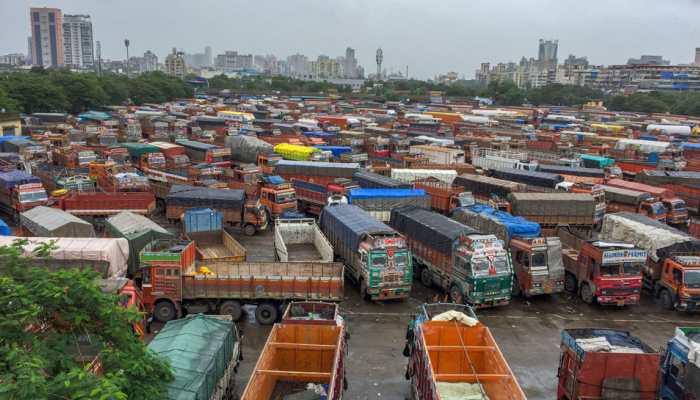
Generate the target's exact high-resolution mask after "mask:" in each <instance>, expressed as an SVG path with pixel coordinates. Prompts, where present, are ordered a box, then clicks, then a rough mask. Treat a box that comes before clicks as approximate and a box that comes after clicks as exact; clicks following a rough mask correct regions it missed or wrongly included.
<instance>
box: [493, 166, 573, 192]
mask: <svg viewBox="0 0 700 400" xmlns="http://www.w3.org/2000/svg"><path fill="white" fill-rule="evenodd" d="M492 175H493V177H494V178H498V179H505V180H509V181H513V182H520V183H525V184H527V185H534V186H542V187H546V188H552V189H554V188H555V187H556V186H557V184H558V183H561V182H563V181H564V178H563V177H562V176H561V175H559V174H550V173H548V172H537V171H525V170H521V169H514V168H507V169H506V168H499V169H495V170H493V171H492Z"/></svg>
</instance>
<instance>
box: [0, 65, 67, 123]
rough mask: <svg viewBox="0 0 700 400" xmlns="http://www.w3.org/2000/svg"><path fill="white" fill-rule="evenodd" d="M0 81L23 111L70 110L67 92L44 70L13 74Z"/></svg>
mask: <svg viewBox="0 0 700 400" xmlns="http://www.w3.org/2000/svg"><path fill="white" fill-rule="evenodd" d="M0 81H1V82H2V86H3V87H4V89H5V91H6V92H7V94H8V96H9V97H10V98H11V99H13V100H14V101H15V102H16V103H17V105H18V107H19V109H20V110H21V111H24V112H26V113H33V112H42V111H43V112H65V111H67V110H68V107H69V103H68V99H67V98H66V95H65V92H64V91H63V89H62V88H61V87H60V86H58V85H56V84H54V83H53V82H52V81H51V80H50V79H49V77H48V75H47V74H46V73H45V72H44V71H43V70H37V71H36V72H29V73H13V74H10V75H9V76H6V77H4V78H3V79H2V80H0Z"/></svg>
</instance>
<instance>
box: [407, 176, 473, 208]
mask: <svg viewBox="0 0 700 400" xmlns="http://www.w3.org/2000/svg"><path fill="white" fill-rule="evenodd" d="M415 187H416V189H418V190H424V191H425V193H426V194H428V195H429V196H430V207H431V208H432V209H433V210H434V211H437V212H439V213H441V214H444V215H449V214H450V213H451V212H452V210H454V209H456V208H459V207H466V206H469V205H472V204H473V203H474V196H473V195H472V194H471V193H470V192H465V191H464V188H463V187H461V186H455V185H452V184H447V183H445V182H441V181H439V180H437V179H422V180H418V181H416V182H415Z"/></svg>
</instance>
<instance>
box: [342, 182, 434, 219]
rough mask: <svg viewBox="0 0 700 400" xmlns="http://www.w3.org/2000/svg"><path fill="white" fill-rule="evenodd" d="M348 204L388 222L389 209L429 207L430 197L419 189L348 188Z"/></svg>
mask: <svg viewBox="0 0 700 400" xmlns="http://www.w3.org/2000/svg"><path fill="white" fill-rule="evenodd" d="M347 199H348V204H354V205H356V206H358V207H360V208H361V209H363V210H365V211H367V212H368V213H370V214H371V215H372V216H373V217H374V218H376V219H378V220H379V221H382V222H388V221H389V218H390V216H391V210H392V209H393V208H396V207H400V206H404V205H408V204H411V205H415V206H418V207H423V208H426V209H429V208H430V205H431V197H430V196H428V195H427V194H426V193H425V191H424V190H421V189H365V188H354V189H350V190H349V191H348V194H347Z"/></svg>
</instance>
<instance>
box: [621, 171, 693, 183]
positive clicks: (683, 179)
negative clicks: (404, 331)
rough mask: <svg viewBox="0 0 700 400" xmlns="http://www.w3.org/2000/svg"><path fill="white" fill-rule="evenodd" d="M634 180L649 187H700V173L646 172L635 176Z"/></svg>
mask: <svg viewBox="0 0 700 400" xmlns="http://www.w3.org/2000/svg"><path fill="white" fill-rule="evenodd" d="M634 180H635V181H637V182H641V183H646V184H647V185H656V186H660V185H666V184H676V185H700V172H696V171H659V170H648V169H647V170H644V171H640V172H638V173H637V174H636V175H635V176H634Z"/></svg>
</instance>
